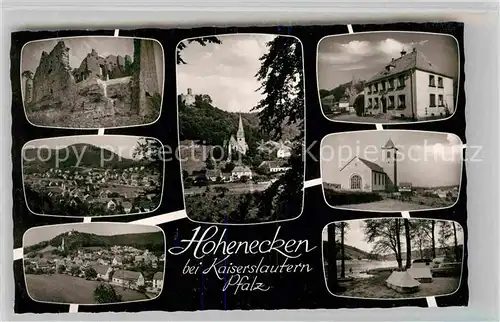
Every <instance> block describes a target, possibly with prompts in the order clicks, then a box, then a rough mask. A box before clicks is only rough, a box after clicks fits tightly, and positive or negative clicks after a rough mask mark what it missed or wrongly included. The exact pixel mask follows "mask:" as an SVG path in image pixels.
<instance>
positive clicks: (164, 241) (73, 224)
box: [21, 221, 167, 312]
mask: <svg viewBox="0 0 500 322" xmlns="http://www.w3.org/2000/svg"><path fill="white" fill-rule="evenodd" d="M103 224H111V225H129V226H144V227H154V228H157V229H158V230H159V231H161V232H162V233H163V246H164V254H165V261H164V263H163V282H165V273H166V262H167V261H166V256H167V236H166V235H165V232H164V231H163V229H161V228H160V227H158V226H155V225H141V224H132V223H122V222H104V221H103V222H93V223H68V224H56V225H44V226H37V227H31V228H29V229H28V230H26V231H25V232H24V234H23V247H22V248H21V249H22V251H23V257H22V258H21V259H22V261H23V278H24V284H25V288H26V293H27V294H28V296H29V297H30V298H31V299H32V300H33V301H35V302H38V303H49V304H62V305H70V308H71V306H77V307H76V312H78V306H80V305H82V306H101V305H115V304H128V303H134V302H145V301H151V300H154V299H157V298H158V297H159V296H160V295H161V293H162V292H163V288H164V286H165V283H163V285H162V288H161V291H160V293H158V295H156V296H155V297H153V298H150V299H144V300H136V301H126V302H125V301H124V302H113V303H95V304H90V303H85V304H78V303H64V302H48V301H39V300H35V299H34V298H33V297H32V296H31V295H30V292H29V288H28V282H27V281H26V273H25V272H26V268H25V262H24V238H25V237H26V234H27V233H28V232H29V231H30V230H37V229H44V228H49V227H54V226H75V225H76V226H81V225H97V226H100V225H103Z"/></svg>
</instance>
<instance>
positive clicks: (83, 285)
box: [26, 274, 148, 304]
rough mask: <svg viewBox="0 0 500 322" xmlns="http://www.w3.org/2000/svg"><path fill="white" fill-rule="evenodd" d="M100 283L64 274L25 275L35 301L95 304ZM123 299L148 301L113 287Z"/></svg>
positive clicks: (138, 294)
mask: <svg viewBox="0 0 500 322" xmlns="http://www.w3.org/2000/svg"><path fill="white" fill-rule="evenodd" d="M100 283H102V282H97V281H87V280H86V279H84V278H79V277H74V276H70V275H64V274H55V275H32V274H26V285H27V288H28V293H29V295H30V296H31V297H32V298H33V299H34V300H37V301H42V302H56V303H67V304H96V302H95V301H94V298H93V292H94V289H95V288H96V287H97V285H99V284H100ZM113 287H114V288H115V290H116V292H117V293H118V294H120V295H121V296H122V298H123V302H130V301H137V300H144V299H148V297H147V296H146V295H144V294H142V293H139V292H136V291H133V290H129V289H124V288H122V287H119V286H113Z"/></svg>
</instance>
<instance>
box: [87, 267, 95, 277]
mask: <svg viewBox="0 0 500 322" xmlns="http://www.w3.org/2000/svg"><path fill="white" fill-rule="evenodd" d="M96 277H97V272H96V270H95V269H94V268H92V267H90V268H87V269H86V270H85V278H86V279H88V280H89V279H93V278H96Z"/></svg>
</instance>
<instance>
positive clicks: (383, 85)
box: [380, 82, 385, 91]
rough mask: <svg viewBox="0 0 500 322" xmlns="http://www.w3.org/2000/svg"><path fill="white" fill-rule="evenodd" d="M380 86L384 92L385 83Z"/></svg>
mask: <svg viewBox="0 0 500 322" xmlns="http://www.w3.org/2000/svg"><path fill="white" fill-rule="evenodd" d="M380 85H382V90H383V91H385V82H382V83H380Z"/></svg>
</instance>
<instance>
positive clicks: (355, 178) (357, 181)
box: [351, 174, 361, 189]
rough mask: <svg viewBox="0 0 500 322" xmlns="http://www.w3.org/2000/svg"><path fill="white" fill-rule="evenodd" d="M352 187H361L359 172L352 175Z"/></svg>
mask: <svg viewBox="0 0 500 322" xmlns="http://www.w3.org/2000/svg"><path fill="white" fill-rule="evenodd" d="M351 189H361V177H360V176H359V175H357V174H355V175H353V176H352V177H351Z"/></svg>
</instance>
